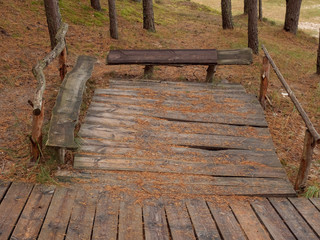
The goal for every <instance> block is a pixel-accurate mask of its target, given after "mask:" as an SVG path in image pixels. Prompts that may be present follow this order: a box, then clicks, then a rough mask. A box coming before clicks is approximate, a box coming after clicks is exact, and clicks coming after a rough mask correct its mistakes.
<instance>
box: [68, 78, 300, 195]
mask: <svg viewBox="0 0 320 240" xmlns="http://www.w3.org/2000/svg"><path fill="white" fill-rule="evenodd" d="M79 135H80V137H81V140H82V141H81V142H82V143H81V147H80V150H79V151H78V153H77V154H76V156H75V159H74V167H75V168H76V169H83V170H85V171H84V172H83V173H81V174H82V175H83V176H85V175H87V176H88V175H90V174H91V175H92V174H94V175H95V177H96V178H99V179H100V178H101V176H102V178H103V182H104V184H109V185H112V186H120V187H121V186H128V185H130V186H132V188H138V189H140V190H141V186H142V187H143V188H144V189H148V192H151V193H154V192H159V191H160V192H163V193H170V194H171V193H175V194H179V193H188V194H199V195H248V196H286V197H288V196H295V191H294V190H293V188H292V185H291V183H290V182H289V181H288V179H287V176H286V173H285V171H284V169H283V168H282V166H281V164H280V162H279V160H278V158H277V155H276V153H275V149H274V146H273V142H272V139H271V136H270V133H269V130H268V126H267V123H266V120H265V117H264V113H263V110H262V109H261V107H260V104H259V102H258V101H257V99H256V97H255V96H253V95H249V94H247V93H246V92H245V90H244V88H243V87H242V86H241V85H239V84H230V83H221V84H219V85H217V86H213V85H212V84H207V83H188V82H160V81H129V80H127V81H126V80H113V81H110V87H109V88H108V89H97V90H96V91H95V95H94V97H93V99H92V102H91V105H90V107H89V109H88V112H87V116H86V118H85V121H84V123H83V124H82V126H81V129H80V132H79ZM87 170H103V172H100V173H97V172H94V173H91V172H88V171H87ZM114 171H121V173H115V172H114ZM81 174H80V175H81ZM64 175H65V176H67V175H70V174H68V173H67V174H64ZM119 175H121V179H119ZM78 176H79V174H78ZM99 176H100V177H99ZM136 182H140V185H139V184H138V185H137V184H136ZM181 185H183V187H181Z"/></svg>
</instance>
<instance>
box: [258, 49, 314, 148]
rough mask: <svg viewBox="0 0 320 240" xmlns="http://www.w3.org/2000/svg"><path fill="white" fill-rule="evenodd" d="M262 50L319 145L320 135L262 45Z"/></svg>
mask: <svg viewBox="0 0 320 240" xmlns="http://www.w3.org/2000/svg"><path fill="white" fill-rule="evenodd" d="M262 49H263V51H264V53H265V55H266V57H267V58H268V60H269V62H270V64H271V66H272V68H273V70H274V71H275V73H276V74H277V76H278V78H279V80H280V82H281V84H282V86H283V87H284V88H285V90H286V91H287V93H288V95H289V97H290V98H291V100H292V102H293V104H294V105H295V107H296V109H297V110H298V112H299V113H300V116H301V117H302V119H303V121H304V122H305V124H306V126H307V128H308V129H309V131H310V133H311V135H312V136H313V138H314V140H315V142H316V143H317V144H320V135H319V133H318V132H317V131H316V129H315V128H314V126H313V124H312V123H311V121H310V119H309V117H308V115H307V113H306V112H305V111H304V109H303V108H302V106H301V104H300V102H299V101H298V99H297V98H296V96H295V94H294V92H293V91H292V90H291V88H290V87H289V85H288V83H287V82H286V80H285V79H284V77H283V76H282V74H281V72H280V70H279V69H278V67H277V66H276V64H275V63H274V61H273V60H272V58H271V56H270V54H269V52H268V50H267V49H266V48H265V47H264V45H262Z"/></svg>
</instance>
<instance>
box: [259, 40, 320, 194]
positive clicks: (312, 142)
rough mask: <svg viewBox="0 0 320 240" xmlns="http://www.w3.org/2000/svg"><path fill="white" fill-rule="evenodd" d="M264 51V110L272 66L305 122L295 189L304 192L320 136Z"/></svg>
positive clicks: (261, 100) (261, 86)
mask: <svg viewBox="0 0 320 240" xmlns="http://www.w3.org/2000/svg"><path fill="white" fill-rule="evenodd" d="M262 49H263V51H264V53H265V56H264V57H263V68H262V71H261V84H260V96H259V101H260V103H261V105H262V107H263V108H265V106H266V99H267V88H268V81H269V71H270V64H271V66H272V68H273V70H274V71H275V73H276V75H277V76H278V78H279V80H280V82H281V84H282V86H283V87H284V88H285V90H286V92H287V93H288V95H289V97H290V99H291V100H292V102H293V104H294V106H295V107H296V109H297V110H298V112H299V114H300V116H301V117H302V119H303V121H304V122H305V124H306V128H307V129H306V133H305V139H304V147H303V153H302V158H301V162H300V168H299V172H298V176H297V179H296V182H295V189H296V190H303V189H304V188H305V185H306V181H307V178H308V175H309V171H310V166H311V162H312V154H313V149H314V147H315V146H316V144H320V135H319V133H318V132H317V130H316V129H315V128H314V126H313V124H312V122H311V121H310V119H309V117H308V115H307V113H306V112H305V111H304V109H303V107H302V106H301V104H300V102H299V101H298V99H297V98H296V96H295V94H294V92H293V91H292V90H291V88H290V87H289V85H288V83H287V82H286V80H285V79H284V77H283V76H282V74H281V72H280V70H279V69H278V67H277V66H276V64H275V63H274V61H273V60H272V58H271V56H270V54H269V52H268V50H267V49H266V47H265V46H264V45H262Z"/></svg>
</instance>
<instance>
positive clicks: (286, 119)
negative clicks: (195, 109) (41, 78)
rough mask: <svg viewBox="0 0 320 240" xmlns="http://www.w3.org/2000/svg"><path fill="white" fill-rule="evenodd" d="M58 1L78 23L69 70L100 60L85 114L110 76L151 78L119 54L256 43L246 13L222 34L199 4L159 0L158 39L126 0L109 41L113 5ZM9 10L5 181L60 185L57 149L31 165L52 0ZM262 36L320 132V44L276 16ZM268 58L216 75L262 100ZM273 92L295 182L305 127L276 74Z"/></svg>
mask: <svg viewBox="0 0 320 240" xmlns="http://www.w3.org/2000/svg"><path fill="white" fill-rule="evenodd" d="M59 3H60V9H61V14H62V16H63V20H64V21H65V22H67V23H68V24H69V31H68V34H67V38H66V40H67V44H68V70H69V71H70V70H71V69H72V66H73V64H74V63H75V60H76V58H77V56H79V55H81V54H85V55H91V56H94V57H96V58H97V59H98V62H97V64H96V66H95V69H94V73H93V77H92V78H91V79H90V81H89V82H88V88H87V91H86V95H85V98H84V99H85V101H84V104H83V106H82V109H83V111H82V115H81V118H83V116H84V115H85V111H84V110H85V109H86V107H87V106H88V104H89V103H90V96H91V94H92V92H93V89H94V88H97V87H99V88H103V87H106V86H108V79H110V78H114V77H121V78H141V77H142V73H143V67H137V66H134V65H132V66H106V65H105V57H106V54H107V52H108V51H109V50H111V49H121V48H122V49H142V48H159V49H166V48H203V49H204V48H216V49H232V48H243V47H246V46H247V16H244V15H236V16H234V25H235V29H234V30H222V27H221V15H220V14H219V12H217V11H216V10H213V9H211V8H209V7H207V6H204V5H199V4H196V3H193V2H190V1H182V0H171V1H169V0H156V1H155V3H154V11H155V21H156V30H157V32H156V33H150V32H147V31H145V30H143V29H142V6H141V3H137V2H134V1H126V0H119V1H117V13H118V21H119V22H118V26H119V40H112V39H110V37H109V33H108V29H109V28H108V25H109V22H108V17H107V15H108V14H107V13H108V12H107V9H106V8H107V1H106V0H101V5H102V7H103V10H102V11H101V12H97V11H94V10H93V9H91V7H90V1H88V0H62V1H59ZM0 9H1V10H0V13H1V15H2V17H1V19H0V42H1V44H0V52H1V56H0V72H1V75H0V96H1V101H0V114H1V115H0V116H1V118H0V172H1V178H6V179H21V180H25V181H38V182H46V181H47V182H48V181H51V182H54V181H55V180H54V178H53V177H52V176H53V173H54V171H52V170H53V169H56V168H66V167H68V166H65V165H59V166H58V165H57V163H56V161H55V160H54V156H53V153H52V152H50V150H49V149H45V150H44V154H45V159H46V164H39V165H36V166H28V161H29V158H30V155H29V135H30V132H31V122H32V108H31V106H30V105H28V100H33V96H34V93H35V89H36V86H37V82H36V80H35V78H34V77H33V75H32V72H31V68H32V66H33V65H35V63H36V62H37V61H38V60H39V59H41V58H43V57H44V56H45V55H46V54H47V53H48V52H49V51H50V41H49V36H48V30H47V25H46V18H45V13H44V6H43V1H42V0H33V1H29V0H13V1H4V0H0ZM259 40H260V44H264V45H265V46H266V47H267V49H268V50H269V52H270V54H271V56H272V57H273V59H274V60H275V62H276V63H277V65H278V67H279V68H280V70H281V72H282V74H283V76H284V77H285V78H286V79H287V81H288V83H289V85H290V86H291V87H292V89H293V90H294V92H295V94H296V96H297V98H298V99H299V101H300V102H301V104H302V105H303V106H304V108H305V110H306V112H307V113H308V115H309V116H310V118H311V121H312V122H313V123H314V125H315V127H316V129H318V130H320V105H319V101H320V77H319V76H318V75H316V74H315V68H316V54H317V46H318V40H317V39H316V38H314V37H312V36H310V35H308V34H306V33H304V32H301V31H299V32H298V34H297V36H293V35H291V34H289V33H286V32H284V31H283V30H282V25H281V24H277V23H275V22H274V21H269V20H268V19H265V20H264V21H262V22H259ZM262 56H263V52H262V51H261V50H260V53H259V55H255V56H254V63H253V64H252V65H250V66H219V67H218V69H217V77H218V78H220V79H227V80H228V81H230V82H237V83H241V84H243V86H244V87H245V88H246V90H247V91H248V92H249V93H254V94H257V95H258V91H259V84H260V68H261V59H262ZM57 67H58V66H57V62H54V63H53V64H52V65H50V66H49V67H48V68H47V69H46V71H45V75H46V79H47V87H46V92H45V103H46V105H45V106H46V109H45V126H44V133H46V132H47V131H48V122H49V119H50V112H51V109H52V107H53V105H54V102H55V97H56V95H57V92H58V88H59V84H60V82H61V81H60V80H59V77H58V71H57ZM154 78H155V79H164V80H171V81H172V80H174V81H200V82H201V81H204V80H205V67H201V66H188V67H184V68H183V69H181V68H172V67H171V68H170V67H158V68H156V71H155V75H154ZM268 91H269V92H268V96H269V98H270V99H271V101H272V104H273V106H272V107H270V106H269V107H268V108H267V110H266V112H265V113H266V117H267V121H268V123H269V127H270V132H271V134H272V137H273V141H274V144H275V147H276V151H277V154H278V157H279V159H280V161H281V163H282V164H283V166H284V167H285V169H286V172H287V175H288V177H289V179H290V180H291V181H292V182H294V179H295V176H296V175H297V170H298V167H299V162H300V157H301V154H302V147H303V139H304V132H305V126H304V123H303V121H302V119H301V117H300V116H299V114H298V112H297V111H296V109H295V108H294V106H293V104H292V103H291V101H290V99H289V98H288V96H287V95H286V94H285V93H284V89H283V88H282V86H281V84H280V82H279V81H278V80H277V78H276V76H275V74H274V73H271V83H270V87H269V90H268ZM45 135H46V134H44V138H45ZM45 140H46V139H44V142H45ZM308 185H309V186H311V187H312V188H313V189H318V190H319V187H320V186H319V185H320V149H319V147H316V149H315V155H314V161H313V165H312V169H311V174H310V178H309V180H308Z"/></svg>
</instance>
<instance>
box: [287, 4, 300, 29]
mask: <svg viewBox="0 0 320 240" xmlns="http://www.w3.org/2000/svg"><path fill="white" fill-rule="evenodd" d="M301 2H302V0H286V16H285V22H284V27H283V29H284V30H285V31H287V32H290V33H293V34H296V33H297V30H298V25H299V16H300V8H301Z"/></svg>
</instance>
